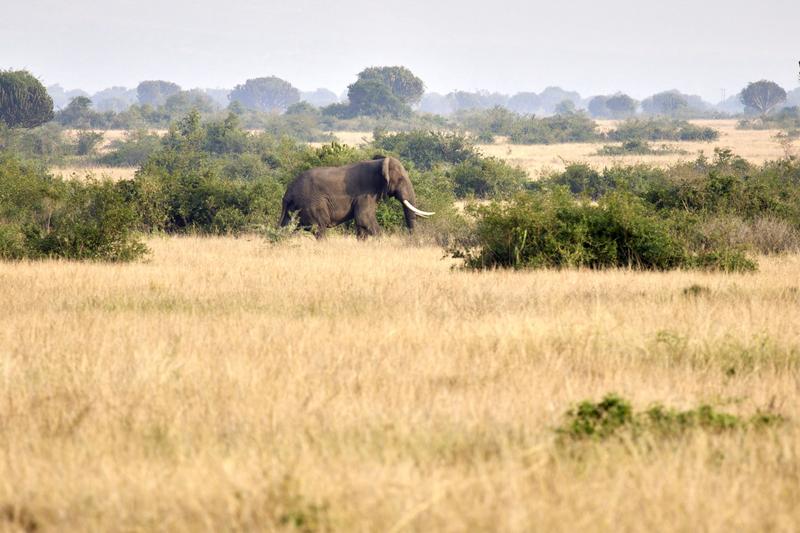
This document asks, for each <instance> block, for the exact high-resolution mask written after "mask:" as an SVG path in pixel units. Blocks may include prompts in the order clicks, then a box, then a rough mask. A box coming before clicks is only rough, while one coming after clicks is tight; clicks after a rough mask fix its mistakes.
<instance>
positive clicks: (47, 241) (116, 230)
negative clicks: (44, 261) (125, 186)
mask: <svg viewBox="0 0 800 533" xmlns="http://www.w3.org/2000/svg"><path fill="white" fill-rule="evenodd" d="M137 222H138V215H137V213H136V210H135V207H134V206H132V205H131V204H129V203H128V202H126V198H125V195H124V194H123V190H122V188H121V187H120V186H118V185H116V184H114V183H110V182H97V181H92V180H88V181H84V182H79V181H69V182H65V181H62V180H60V179H54V178H52V177H50V176H48V175H46V174H45V173H44V172H43V171H41V170H38V169H36V168H35V167H32V166H30V165H27V164H24V163H22V162H20V161H19V160H18V159H16V158H14V157H10V156H8V155H0V228H2V229H1V230H0V258H2V259H6V260H8V259H41V258H48V257H49V258H63V259H77V260H85V259H91V260H100V261H130V260H133V259H136V258H138V257H140V256H142V255H143V254H144V253H145V252H146V248H145V246H144V245H143V244H142V243H141V242H139V241H138V239H137V238H136V236H135V234H134V229H135V227H136V225H137Z"/></svg>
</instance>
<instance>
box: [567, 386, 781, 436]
mask: <svg viewBox="0 0 800 533" xmlns="http://www.w3.org/2000/svg"><path fill="white" fill-rule="evenodd" d="M783 421H784V418H783V417H782V416H780V415H779V414H776V413H772V412H761V411H759V412H757V413H756V414H754V415H752V416H750V417H741V416H737V415H733V414H730V413H725V412H721V411H718V410H716V409H714V408H713V407H712V406H710V405H701V406H699V407H697V408H694V409H688V410H679V409H671V408H667V407H664V406H663V405H660V404H656V405H653V406H651V407H649V408H648V409H646V410H644V411H635V410H634V409H633V407H632V406H631V402H630V401H628V400H626V399H624V398H622V397H620V396H618V395H616V394H608V395H606V396H605V397H604V398H603V399H602V400H601V401H599V402H593V401H588V400H587V401H583V402H580V403H579V404H577V405H576V406H575V407H573V408H571V409H570V410H569V411H567V413H566V415H565V420H564V422H563V423H562V424H561V426H559V427H558V428H556V432H557V433H558V434H559V436H560V437H562V438H565V439H569V440H574V441H578V440H586V439H591V440H605V439H608V438H610V437H613V436H617V435H621V434H623V432H624V433H625V434H626V435H629V436H632V437H634V438H637V437H642V436H645V435H647V436H655V437H677V436H680V435H683V434H685V433H688V432H690V431H697V430H700V431H707V432H710V433H722V432H725V431H731V430H745V429H751V428H755V429H758V428H763V427H766V426H770V425H776V424H779V423H781V422H783Z"/></svg>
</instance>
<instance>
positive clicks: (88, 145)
mask: <svg viewBox="0 0 800 533" xmlns="http://www.w3.org/2000/svg"><path fill="white" fill-rule="evenodd" d="M102 141H103V134H102V133H100V132H97V131H85V130H84V131H79V132H78V138H77V147H76V150H75V153H76V154H77V155H89V154H91V153H93V152H94V150H95V148H97V145H98V144H100V143H101V142H102Z"/></svg>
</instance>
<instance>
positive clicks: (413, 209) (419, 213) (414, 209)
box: [403, 200, 436, 218]
mask: <svg viewBox="0 0 800 533" xmlns="http://www.w3.org/2000/svg"><path fill="white" fill-rule="evenodd" d="M403 205H404V206H406V207H407V208H409V209H411V211H413V212H414V214H415V215H419V216H421V217H425V218H427V217H429V216H431V215H435V214H436V213H432V212H429V211H420V210H419V209H417V208H416V207H414V206H413V205H411V202H409V201H408V200H403Z"/></svg>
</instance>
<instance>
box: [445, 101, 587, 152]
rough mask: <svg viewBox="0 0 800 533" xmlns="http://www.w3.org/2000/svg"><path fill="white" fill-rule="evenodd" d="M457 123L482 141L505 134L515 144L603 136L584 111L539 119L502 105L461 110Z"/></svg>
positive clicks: (457, 115)
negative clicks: (514, 111) (519, 113)
mask: <svg viewBox="0 0 800 533" xmlns="http://www.w3.org/2000/svg"><path fill="white" fill-rule="evenodd" d="M455 120H456V122H457V123H458V124H459V125H460V126H461V127H462V128H464V129H465V130H467V131H469V132H471V133H473V134H474V135H475V136H476V137H477V138H478V139H480V140H481V141H483V142H487V141H491V140H492V139H493V138H494V137H495V136H497V135H503V136H506V137H508V138H509V140H510V141H511V142H513V143H516V144H554V143H568V142H592V141H595V140H598V139H600V138H601V135H600V133H598V132H597V124H596V123H595V122H594V121H593V120H592V119H590V118H589V117H588V116H586V115H585V114H583V113H565V114H561V115H555V116H552V117H545V118H537V117H535V116H533V115H518V114H516V113H513V112H511V111H509V110H507V109H505V108H502V107H494V108H492V109H484V110H469V111H461V112H459V113H457V114H456V117H455Z"/></svg>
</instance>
